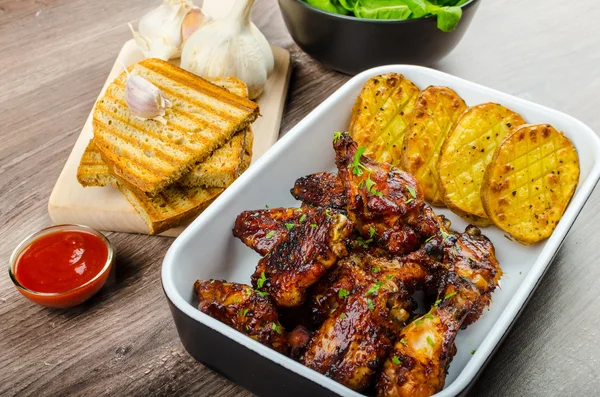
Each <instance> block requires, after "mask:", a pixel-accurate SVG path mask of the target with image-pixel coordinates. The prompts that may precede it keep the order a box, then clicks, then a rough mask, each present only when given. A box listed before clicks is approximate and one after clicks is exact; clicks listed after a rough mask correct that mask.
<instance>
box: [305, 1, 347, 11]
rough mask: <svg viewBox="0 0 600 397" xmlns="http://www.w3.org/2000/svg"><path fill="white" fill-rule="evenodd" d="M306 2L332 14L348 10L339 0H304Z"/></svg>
mask: <svg viewBox="0 0 600 397" xmlns="http://www.w3.org/2000/svg"><path fill="white" fill-rule="evenodd" d="M306 2H307V3H308V4H309V5H311V6H313V7H315V8H318V9H320V10H323V11H327V12H331V13H333V14H342V15H346V14H348V13H349V11H350V10H347V9H346V8H344V7H343V6H342V5H341V4H340V2H339V0H306Z"/></svg>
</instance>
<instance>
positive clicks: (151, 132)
mask: <svg viewBox="0 0 600 397" xmlns="http://www.w3.org/2000/svg"><path fill="white" fill-rule="evenodd" d="M129 73H130V74H136V75H139V76H141V77H143V78H145V79H147V80H148V81H150V82H151V83H153V84H154V85H155V86H157V87H158V88H159V89H160V90H161V91H162V92H163V93H164V94H165V95H167V96H168V97H169V99H170V101H171V102H172V107H170V108H168V109H167V113H166V114H165V116H164V119H165V120H166V124H163V123H161V122H160V121H156V120H142V119H140V118H138V117H136V116H135V115H134V114H133V113H132V112H131V111H130V110H129V108H128V107H127V104H126V102H125V99H124V90H125V83H126V79H127V74H126V73H125V72H123V73H122V74H121V75H120V76H119V77H118V78H116V79H115V80H114V81H113V82H112V83H111V84H110V85H109V87H108V88H107V90H106V93H105V95H104V96H103V97H102V98H100V100H99V101H98V102H97V104H96V107H95V109H94V117H93V127H94V139H95V142H96V146H97V148H98V150H99V151H100V153H101V155H102V159H103V160H104V161H105V162H106V163H107V165H108V166H109V168H110V170H111V173H112V174H113V175H114V176H115V177H117V178H118V179H119V181H120V182H121V183H122V184H123V185H125V186H126V187H127V188H129V189H131V190H134V191H136V192H138V193H142V192H144V193H146V194H147V195H149V196H156V195H157V194H158V193H159V192H161V191H162V190H164V189H165V188H166V187H167V186H169V185H171V184H173V183H174V182H176V181H177V180H179V179H180V178H181V177H182V176H183V175H185V174H186V173H188V172H189V171H190V170H191V169H192V168H193V166H194V165H195V164H197V163H199V162H202V161H204V160H206V159H207V158H208V157H209V156H210V155H211V153H212V152H213V151H214V150H216V149H217V148H219V147H221V146H222V145H223V144H224V143H225V142H227V141H228V140H229V139H231V138H232V137H233V135H234V134H235V133H236V132H238V131H241V130H243V129H245V128H246V127H247V126H248V125H249V124H250V123H252V122H253V121H254V120H255V119H256V117H258V114H259V109H258V105H257V104H256V103H254V102H252V101H249V100H247V99H244V98H242V97H240V96H238V95H235V94H233V93H231V92H229V91H227V90H226V89H224V88H221V87H218V86H216V85H215V84H212V83H210V82H208V81H207V80H204V79H202V78H200V77H198V76H196V75H193V74H191V73H188V72H186V71H185V70H183V69H180V68H178V67H176V66H174V65H171V64H169V63H168V62H164V61H161V60H158V59H153V58H151V59H146V60H144V61H142V62H139V63H136V64H134V65H132V66H130V67H129Z"/></svg>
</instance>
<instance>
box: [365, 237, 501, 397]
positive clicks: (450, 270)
mask: <svg viewBox="0 0 600 397" xmlns="http://www.w3.org/2000/svg"><path fill="white" fill-rule="evenodd" d="M442 231H443V233H442V239H443V242H442V243H443V245H444V263H443V266H441V267H440V268H439V270H440V272H439V279H438V285H440V292H439V295H438V298H437V300H436V302H435V304H434V305H433V306H432V308H431V310H430V311H429V313H427V314H426V315H424V316H423V317H421V318H419V319H417V320H415V321H413V322H412V323H411V324H409V325H408V326H407V327H406V328H405V329H404V330H402V333H401V334H400V335H399V342H397V343H396V345H395V346H394V350H393V352H392V353H390V355H389V356H388V359H387V360H386V362H385V364H384V366H383V370H382V372H381V375H380V377H379V380H378V384H377V390H378V391H377V393H378V394H377V395H378V396H379V397H404V396H411V397H412V396H417V397H419V396H424V397H425V396H430V395H432V394H435V393H437V392H438V391H440V390H442V388H443V387H444V383H445V379H446V370H447V367H448V365H449V364H450V361H451V360H452V357H454V354H455V347H454V340H455V338H456V334H457V333H458V331H459V329H461V328H466V326H468V325H469V324H471V323H472V322H474V321H476V320H477V319H478V318H479V316H480V315H481V312H482V311H483V309H484V308H485V307H487V306H488V305H489V303H490V301H491V294H492V292H493V291H494V290H495V289H496V287H497V286H498V282H499V280H500V277H501V276H502V271H501V269H500V266H499V264H498V261H497V260H496V257H495V252H494V247H493V245H492V243H491V242H490V241H489V240H488V239H487V237H485V236H482V235H481V233H480V231H479V229H478V228H476V227H475V226H469V227H467V229H466V231H465V233H462V234H457V233H447V232H446V231H445V230H442ZM438 243H439V241H436V240H435V239H432V240H431V241H430V242H428V243H427V244H430V245H435V244H438Z"/></svg>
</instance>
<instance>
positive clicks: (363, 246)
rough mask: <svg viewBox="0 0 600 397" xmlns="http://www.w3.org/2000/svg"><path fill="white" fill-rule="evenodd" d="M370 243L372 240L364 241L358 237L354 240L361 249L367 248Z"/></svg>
mask: <svg viewBox="0 0 600 397" xmlns="http://www.w3.org/2000/svg"><path fill="white" fill-rule="evenodd" d="M371 241H373V240H371V239H369V240H365V239H364V238H362V237H359V238H357V239H356V243H357V244H358V246H359V247H362V248H369V243H370V242H371Z"/></svg>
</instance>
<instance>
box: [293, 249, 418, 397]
mask: <svg viewBox="0 0 600 397" xmlns="http://www.w3.org/2000/svg"><path fill="white" fill-rule="evenodd" d="M334 272H335V274H332V277H333V278H334V280H333V283H332V285H331V288H330V289H329V292H331V293H333V294H334V296H335V297H336V298H337V300H336V304H335V305H332V306H331V307H330V315H329V318H328V319H327V320H325V322H324V323H323V325H322V326H321V327H320V328H319V330H318V331H317V332H316V333H315V335H314V337H313V338H312V339H311V341H310V342H309V344H308V347H307V349H306V352H305V353H304V355H303V356H302V357H301V359H300V362H301V363H303V364H304V365H306V366H307V367H309V368H312V369H314V370H315V371H318V372H320V373H322V374H324V375H326V376H328V377H330V378H332V379H334V380H336V381H338V382H340V383H342V384H344V385H346V386H347V387H349V388H351V389H354V390H364V389H365V388H366V387H368V386H369V385H370V384H371V380H372V377H373V375H374V374H375V371H376V370H377V368H379V365H380V364H381V362H382V361H383V360H384V359H385V357H386V355H387V352H388V351H389V350H390V349H391V347H392V341H393V339H392V338H393V337H394V335H395V334H396V333H397V332H398V331H399V330H400V324H397V323H396V322H394V321H393V320H392V319H391V318H390V315H389V313H390V309H389V308H388V302H390V301H394V296H395V295H398V292H399V287H398V285H397V284H396V283H394V282H393V281H391V280H385V279H384V280H383V281H377V279H376V278H375V277H374V273H372V272H368V271H365V270H364V269H361V268H360V267H358V266H355V265H353V263H352V261H351V260H342V261H341V262H340V263H338V266H337V267H336V269H335V271H334ZM404 296H405V297H407V295H406V294H405V295H404Z"/></svg>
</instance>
